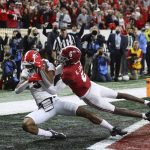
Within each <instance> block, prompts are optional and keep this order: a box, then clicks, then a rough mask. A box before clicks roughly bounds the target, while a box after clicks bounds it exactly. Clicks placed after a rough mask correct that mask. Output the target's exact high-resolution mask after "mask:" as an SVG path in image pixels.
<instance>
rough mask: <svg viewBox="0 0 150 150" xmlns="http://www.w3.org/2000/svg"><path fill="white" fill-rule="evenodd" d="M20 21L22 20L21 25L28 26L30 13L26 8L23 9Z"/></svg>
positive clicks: (26, 27)
mask: <svg viewBox="0 0 150 150" xmlns="http://www.w3.org/2000/svg"><path fill="white" fill-rule="evenodd" d="M21 21H22V27H23V28H25V29H28V28H29V26H30V14H29V10H28V9H27V8H25V9H24V10H23V14H22V18H21Z"/></svg>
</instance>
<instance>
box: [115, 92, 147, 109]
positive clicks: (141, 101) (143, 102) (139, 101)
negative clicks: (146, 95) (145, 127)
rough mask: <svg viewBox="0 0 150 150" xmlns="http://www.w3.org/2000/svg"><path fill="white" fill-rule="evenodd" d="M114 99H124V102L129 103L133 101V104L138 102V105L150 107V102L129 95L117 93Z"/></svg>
mask: <svg viewBox="0 0 150 150" xmlns="http://www.w3.org/2000/svg"><path fill="white" fill-rule="evenodd" d="M116 98H117V99H125V100H129V101H133V102H138V103H141V104H145V105H147V106H149V107H150V101H148V100H144V99H142V98H138V97H136V96H133V95H130V94H126V93H118V95H117V97H116Z"/></svg>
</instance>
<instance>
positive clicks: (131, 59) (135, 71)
mask: <svg viewBox="0 0 150 150" xmlns="http://www.w3.org/2000/svg"><path fill="white" fill-rule="evenodd" d="M142 55H143V53H142V50H141V49H140V48H139V43H138V41H134V43H133V48H131V49H130V50H129V51H128V57H127V59H128V63H129V70H130V73H131V76H130V79H131V80H137V79H138V78H139V71H140V69H141V68H142V63H141V60H142Z"/></svg>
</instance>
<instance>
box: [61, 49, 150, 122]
mask: <svg viewBox="0 0 150 150" xmlns="http://www.w3.org/2000/svg"><path fill="white" fill-rule="evenodd" d="M80 56H81V52H80V50H79V49H78V48H77V47H75V46H67V47H65V48H63V49H62V50H61V53H60V63H62V64H63V65H62V67H63V69H62V76H61V78H62V80H63V82H64V83H65V84H67V85H68V86H69V87H70V88H71V89H72V91H73V92H74V93H75V94H76V95H77V96H78V97H80V98H81V99H82V100H84V102H85V103H87V104H88V105H90V106H93V107H94V108H96V109H99V110H103V111H107V112H111V113H113V114H117V115H123V116H130V117H137V118H143V119H146V120H149V121H150V112H147V113H139V112H135V111H132V110H128V109H126V108H119V107H116V106H114V105H112V104H111V103H110V102H108V100H106V99H105V98H113V99H126V100H129V101H134V102H139V103H142V104H145V105H147V106H150V102H149V101H147V100H144V99H140V98H137V97H135V96H132V95H129V94H126V93H118V92H116V91H114V90H112V89H110V88H107V87H104V86H101V85H98V84H96V83H94V82H92V81H90V79H89V77H88V76H87V75H86V74H85V73H84V71H83V68H82V65H81V63H80Z"/></svg>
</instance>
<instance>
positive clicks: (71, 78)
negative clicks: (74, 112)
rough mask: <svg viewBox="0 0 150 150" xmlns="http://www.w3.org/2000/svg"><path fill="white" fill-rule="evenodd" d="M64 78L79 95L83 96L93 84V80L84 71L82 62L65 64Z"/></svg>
mask: <svg viewBox="0 0 150 150" xmlns="http://www.w3.org/2000/svg"><path fill="white" fill-rule="evenodd" d="M62 80H63V82H64V83H65V84H66V85H68V86H69V87H70V88H71V89H72V91H73V92H74V93H75V94H76V95H77V96H79V97H82V96H83V95H84V94H85V93H86V92H87V91H88V89H89V88H90V86H91V81H90V79H89V77H88V76H87V75H86V74H85V73H84V72H83V68H82V65H81V63H77V64H74V65H71V66H64V68H63V72H62Z"/></svg>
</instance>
